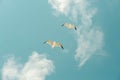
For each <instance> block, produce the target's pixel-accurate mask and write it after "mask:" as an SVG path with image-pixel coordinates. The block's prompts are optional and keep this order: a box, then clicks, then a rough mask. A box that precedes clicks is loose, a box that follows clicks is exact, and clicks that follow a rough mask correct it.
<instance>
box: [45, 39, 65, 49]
mask: <svg viewBox="0 0 120 80" xmlns="http://www.w3.org/2000/svg"><path fill="white" fill-rule="evenodd" d="M44 44H49V45H50V46H51V47H52V48H54V47H60V48H62V49H64V48H63V46H62V44H61V43H59V42H55V41H51V40H47V41H45V42H44Z"/></svg>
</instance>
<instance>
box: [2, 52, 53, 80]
mask: <svg viewBox="0 0 120 80" xmlns="http://www.w3.org/2000/svg"><path fill="white" fill-rule="evenodd" d="M53 71H54V65H53V62H52V60H49V59H47V58H46V56H45V55H39V54H38V53H37V52H33V54H32V55H31V56H30V57H29V60H28V61H27V62H26V63H25V64H24V65H23V64H20V63H18V62H17V61H16V59H15V58H14V57H11V58H9V59H8V60H7V62H5V63H4V66H3V69H2V80H45V78H46V76H47V75H49V74H50V73H52V72H53Z"/></svg>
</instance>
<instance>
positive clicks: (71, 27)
mask: <svg viewBox="0 0 120 80" xmlns="http://www.w3.org/2000/svg"><path fill="white" fill-rule="evenodd" d="M61 26H65V27H67V28H68V29H74V30H77V27H76V26H75V25H74V24H70V23H64V24H62V25H61Z"/></svg>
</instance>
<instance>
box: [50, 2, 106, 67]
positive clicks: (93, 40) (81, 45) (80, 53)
mask: <svg viewBox="0 0 120 80" xmlns="http://www.w3.org/2000/svg"><path fill="white" fill-rule="evenodd" d="M48 1H49V3H50V4H51V5H52V7H60V6H61V5H62V4H64V5H65V6H64V10H63V11H61V10H60V9H59V8H54V9H55V10H56V11H57V12H58V13H61V14H63V15H65V16H67V17H68V18H70V19H72V20H73V21H74V22H76V21H77V22H79V23H80V26H78V27H79V29H78V30H77V33H76V35H77V49H76V54H75V59H76V60H77V61H79V62H80V63H79V67H81V66H83V65H84V64H85V62H86V61H87V60H88V59H90V58H91V57H92V55H94V54H96V53H97V52H99V51H100V50H102V47H103V43H104V41H103V37H104V33H103V32H102V31H101V29H100V28H97V27H96V26H95V25H94V24H93V21H92V18H93V17H94V15H95V14H96V12H97V8H94V7H92V6H91V3H90V1H88V0H66V1H67V2H64V1H65V0H60V1H61V2H64V3H62V4H56V3H59V2H60V1H59V0H48ZM53 2H55V3H53ZM66 8H67V9H68V8H69V10H67V9H66ZM66 13H67V14H66ZM78 20H80V21H78Z"/></svg>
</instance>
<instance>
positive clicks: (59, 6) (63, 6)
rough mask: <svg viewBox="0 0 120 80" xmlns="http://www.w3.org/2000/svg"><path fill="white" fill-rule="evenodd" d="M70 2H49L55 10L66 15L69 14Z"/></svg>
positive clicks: (49, 0) (51, 0)
mask: <svg viewBox="0 0 120 80" xmlns="http://www.w3.org/2000/svg"><path fill="white" fill-rule="evenodd" d="M69 2H70V1H69V0H48V3H50V4H51V5H52V8H53V9H55V10H56V11H59V12H60V13H63V14H65V15H67V14H68V12H69V7H70V6H69V4H70V3H69Z"/></svg>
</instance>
